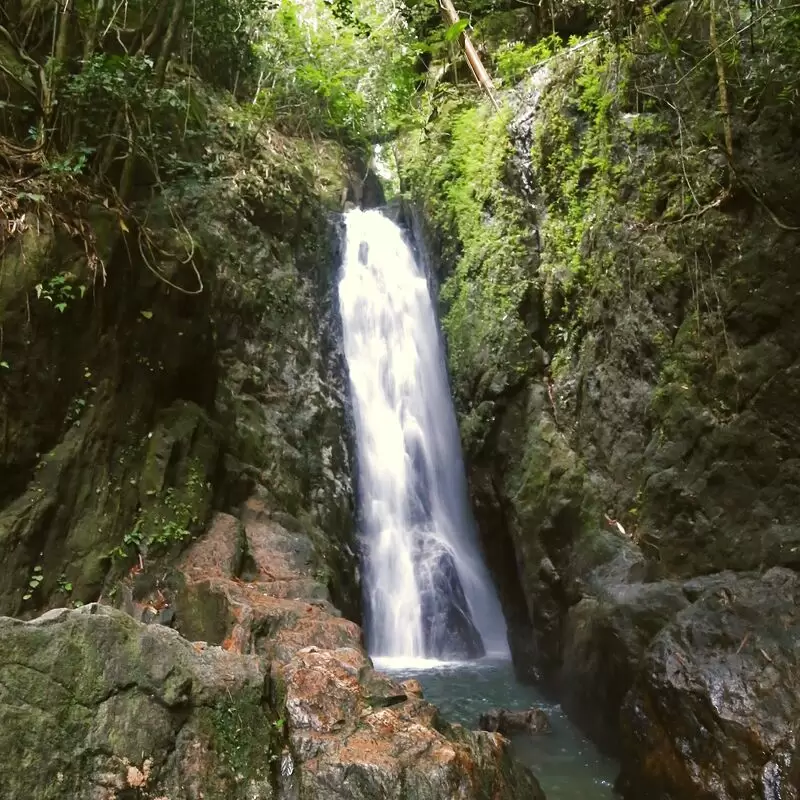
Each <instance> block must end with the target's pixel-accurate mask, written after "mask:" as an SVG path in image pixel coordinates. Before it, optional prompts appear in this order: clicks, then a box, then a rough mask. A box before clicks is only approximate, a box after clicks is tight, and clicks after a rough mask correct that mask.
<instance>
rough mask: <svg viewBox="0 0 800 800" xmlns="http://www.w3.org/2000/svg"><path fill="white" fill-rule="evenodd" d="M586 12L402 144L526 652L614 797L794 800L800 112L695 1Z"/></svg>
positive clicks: (468, 445) (464, 419)
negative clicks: (723, 44)
mask: <svg viewBox="0 0 800 800" xmlns="http://www.w3.org/2000/svg"><path fill="white" fill-rule="evenodd" d="M711 13H712V14H713V13H714V12H713V10H712V12H711ZM522 14H524V12H520V15H522ZM503 20H505V21H503ZM494 24H495V25H496V26H502V25H503V24H508V22H507V18H501V17H500V15H499V14H498V15H497V16H496V17H495V23H494ZM517 24H518V23H517ZM556 24H557V23H556ZM580 24H581V26H582V32H584V33H585V34H586V36H585V38H584V39H582V40H580V41H573V42H572V43H571V44H570V45H569V46H564V45H563V44H560V45H559V44H556V46H554V47H553V48H552V49H551V50H550V51H549V52H547V51H546V52H542V50H539V51H538V52H537V53H536V54H534V56H535V57H534V58H532V61H534V62H535V66H533V67H531V68H528V69H527V76H526V71H525V70H523V71H522V74H521V75H519V76H518V77H517V80H516V81H512V84H513V88H510V89H507V90H505V91H503V90H501V91H500V92H499V94H498V97H500V110H499V111H498V110H495V109H494V108H493V107H492V105H491V104H490V103H489V102H488V101H486V100H484V101H483V102H476V101H475V100H474V99H473V101H472V102H468V101H465V99H464V97H463V96H458V95H457V94H454V93H452V92H451V93H447V92H445V91H441V93H440V97H441V102H440V104H439V106H438V108H437V113H436V114H434V115H432V117H431V119H430V120H429V123H428V126H427V128H426V131H425V133H424V134H423V135H421V136H419V137H414V136H409V137H407V138H406V140H405V143H404V147H403V148H401V172H402V175H403V178H404V182H405V188H406V189H407V191H408V192H409V194H410V195H411V198H412V204H411V207H410V210H409V214H410V217H411V218H412V219H413V220H414V223H415V225H416V228H417V230H418V233H419V236H420V237H422V238H423V239H424V240H425V241H426V242H427V245H428V248H429V249H430V250H431V252H432V253H433V260H434V261H435V262H436V263H438V264H439V265H440V276H439V277H440V281H441V306H442V319H443V327H444V330H445V335H446V339H447V345H448V349H449V362H450V368H451V374H452V379H453V385H454V392H455V396H456V403H457V407H458V409H459V414H460V425H461V433H462V441H463V444H464V449H465V453H466V458H467V463H468V470H469V476H470V483H471V491H472V498H473V505H474V509H475V513H476V516H477V518H478V521H479V525H480V528H481V532H482V536H483V542H484V548H485V550H486V552H487V555H488V557H489V560H490V563H491V564H492V567H493V569H494V571H495V575H496V577H497V580H498V584H499V585H500V587H501V591H503V592H504V595H505V596H504V603H505V606H506V609H507V616H508V618H509V624H510V625H511V626H512V631H511V637H512V649H513V650H514V653H515V663H516V666H517V669H518V672H520V673H521V674H523V675H525V676H527V677H528V678H530V679H533V680H536V681H538V682H540V683H541V684H542V685H544V686H547V687H549V688H550V689H551V690H553V691H555V692H557V693H558V695H559V696H560V697H561V699H562V701H563V703H564V705H565V707H566V708H567V710H568V711H569V712H570V714H571V715H572V716H573V717H574V718H575V719H576V720H577V721H578V722H580V723H581V724H582V725H583V727H584V728H585V729H586V730H587V731H589V732H590V733H591V734H592V736H593V738H595V739H596V740H597V741H598V743H599V744H601V746H604V747H605V748H606V749H608V750H611V751H612V752H616V753H617V754H621V756H622V759H623V776H622V780H621V786H622V787H623V788H624V789H625V790H626V791H627V792H630V793H631V794H630V796H641V795H640V794H639V793H641V792H642V791H649V792H653V793H655V794H654V795H653V796H657V797H665V798H666V797H680V798H682V800H685V798H694V797H698V798H699V797H703V798H706V797H720V798H722V797H726V798H727V797H731V798H733V797H741V798H745V797H747V798H750V797H764V798H766V797H781V798H790V797H791V798H793V797H795V796H796V794H795V793H796V792H797V791H798V773H797V769H798V767H797V759H796V756H794V757H793V755H792V754H793V753H794V752H795V741H796V731H795V723H794V721H793V717H792V712H791V711H788V712H787V711H785V710H778V711H775V712H774V715H773V716H770V713H769V712H768V711H767V710H766V709H765V707H764V706H763V698H764V697H765V696H766V694H767V693H768V691H769V690H768V688H767V686H768V685H773V686H780V687H782V690H786V691H787V692H788V694H789V695H791V694H792V692H793V691H795V690H796V689H797V674H798V673H797V657H796V654H795V653H794V652H793V651H792V648H791V646H790V645H789V643H788V640H787V639H786V636H787V635H790V634H788V631H791V630H795V629H796V628H795V627H794V626H795V625H796V618H795V615H794V613H793V612H789V611H788V607H789V605H791V601H790V599H789V598H790V597H791V591H793V590H792V589H790V588H789V587H791V586H794V585H795V583H796V575H795V572H794V570H795V569H796V568H797V567H798V553H800V550H799V549H798V545H799V543H798V536H800V516H799V515H798V507H799V506H798V503H797V497H798V495H797V492H798V489H797V486H798V474H797V466H798V460H797V457H798V453H800V450H798V434H800V429H798V422H797V417H796V413H795V410H794V409H795V408H796V402H797V397H798V392H799V391H800V368H799V367H798V361H797V358H798V353H800V341H798V333H797V331H798V316H797V315H798V303H797V299H798V296H799V295H800V279H799V278H798V274H799V273H798V271H797V247H798V235H799V231H800V217H798V213H797V208H798V205H797V202H798V199H800V196H799V195H798V177H800V160H798V158H797V152H796V147H795V145H794V142H796V140H797V135H798V133H799V132H800V129H798V116H797V109H796V106H795V104H794V102H793V101H792V100H790V99H789V97H788V96H787V95H786V94H784V95H783V96H782V97H783V99H781V96H780V95H778V94H777V93H776V91H775V87H774V86H772V85H771V84H770V83H769V81H765V80H764V76H763V74H762V73H761V72H760V70H759V67H758V66H757V65H755V64H754V62H753V60H752V59H754V58H756V55H755V52H756V51H755V50H750V51H749V52H748V48H743V47H740V46H739V44H737V45H735V46H736V48H737V52H740V53H741V52H743V51H744V56H743V58H742V61H741V62H739V64H738V65H737V67H736V68H734V71H733V72H728V73H727V74H725V70H726V69H728V67H726V66H725V65H724V64H723V67H722V70H723V78H720V77H719V63H717V65H716V66H715V63H714V62H715V58H714V47H711V48H710V49H708V50H704V49H702V48H703V44H702V43H703V42H704V41H707V38H708V35H709V17H708V12H707V11H706V10H704V11H698V10H697V9H695V7H694V6H692V7H689V6H688V5H687V4H683V3H680V4H673V5H671V6H670V7H669V10H668V12H665V13H664V15H663V17H660V18H659V19H658V20H657V21H655V22H654V21H653V20H652V18H651V19H649V20H648V18H647V16H646V15H645V17H644V19H642V20H641V21H640V22H639V23H638V24H637V26H636V27H635V28H630V29H628V30H627V31H626V33H625V34H624V35H620V36H618V37H617V38H616V39H615V38H614V36H613V35H612V36H610V37H609V36H608V35H607V34H606V33H602V32H601V31H602V29H603V26H602V25H600V24H598V23H591V21H590V22H588V23H587V21H586V20H583V21H582V22H581V23H580ZM687 30H688V31H689V32H688V33H687ZM492 31H493V28H492V23H490V22H486V23H485V24H484V25H483V27H482V28H479V29H478V31H477V32H476V34H475V35H476V36H478V37H480V35H481V33H483V32H485V37H486V40H488V41H489V42H491V41H492V39H491V37H492ZM506 35H507V36H508V34H507V33H506ZM692 37H694V38H692ZM776 46H777V45H776ZM676 48H677V49H676ZM498 52H500V51H498ZM497 60H498V62H499V63H500V64H501V66H502V63H503V62H502V59H501V56H500V55H498V56H497ZM726 63H728V62H726ZM792 63H794V62H792ZM723 79H724V81H725V84H726V92H727V93H729V96H727V95H726V96H727V100H728V107H727V111H719V108H720V106H719V102H720V101H719V97H720V88H719V86H720V84H719V81H720V80H723ZM790 80H794V78H792V79H790ZM432 91H433V92H436V89H433V90H432ZM756 97H757V98H758V99H756ZM709 109H713V110H715V113H712V114H711V115H709ZM726 142H727V144H726ZM770 570H771V571H770ZM776 570H777V571H776ZM759 576H763V577H759ZM776 586H780V587H781V588H780V590H776V588H775V587H776ZM776 591H779V594H780V596H781V598H782V600H781V602H785V603H787V604H788V605H787V606H785V610H786V613H787V616H784V617H783V619H784V620H785V627H784V628H783V629H782V630H781V631H772V632H768V631H766V630H761V629H760V626H759V624H758V623H757V622H756V619H758V618H760V615H761V614H764V615H767V616H768V615H769V614H770V613H771V612H769V611H768V608H771V604H772V602H774V597H773V595H774V593H775V592H776ZM787 593H788V594H787ZM521 601H522V602H521ZM740 603H741V604H743V605H740ZM757 608H760V609H761V611H758V612H757V611H755V609H757ZM754 614H755V616H754ZM689 630H691V631H692V632H693V633H689V632H688V631H689ZM693 636H697V637H698V639H697V640H693V638H692V637H693ZM682 637H683V638H682ZM675 664H679V665H682V667H680V668H677V669H678V670H679V671H678V672H677V673H676V672H675V669H676V667H675ZM681 669H682V670H685V671H684V672H681ZM765 669H766V671H767V672H768V673H770V675H769V677H765V675H764V672H763V670H765ZM656 675H658V677H655V676H656ZM720 692H722V693H723V694H722V698H724V699H720V694H719V693H720ZM689 697H694V698H696V699H697V705H696V706H693V707H689V706H690V703H691V701H689V699H688V698H689ZM791 705H792V704H791V703H789V707H791ZM684 706H686V709H685V710H684V711H681V710H677V711H676V710H675V709H676V708H677V709H681V708H683V707H684ZM678 720H680V722H678ZM793 758H794V761H793Z"/></svg>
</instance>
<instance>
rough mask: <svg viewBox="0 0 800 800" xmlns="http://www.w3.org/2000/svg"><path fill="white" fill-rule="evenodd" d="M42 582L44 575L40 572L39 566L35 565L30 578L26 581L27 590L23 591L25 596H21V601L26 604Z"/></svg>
mask: <svg viewBox="0 0 800 800" xmlns="http://www.w3.org/2000/svg"><path fill="white" fill-rule="evenodd" d="M43 580H44V573H43V571H42V567H41V564H37V565H36V566H35V567H34V568H33V573H32V574H31V577H30V578H29V579H28V588H27V589H26V590H25V594H23V595H22V599H23V600H25V601H26V602H27V601H28V600H30V599H31V598H32V597H33V593H34V592H35V591H36V590H37V589H38V588H39V586H40V585H41V583H42V581H43Z"/></svg>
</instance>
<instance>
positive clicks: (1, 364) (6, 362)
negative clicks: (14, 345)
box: [0, 361, 11, 369]
mask: <svg viewBox="0 0 800 800" xmlns="http://www.w3.org/2000/svg"><path fill="white" fill-rule="evenodd" d="M0 367H2V368H3V369H11V367H10V366H9V365H8V361H0Z"/></svg>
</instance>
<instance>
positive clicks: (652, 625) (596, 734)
mask: <svg viewBox="0 0 800 800" xmlns="http://www.w3.org/2000/svg"><path fill="white" fill-rule="evenodd" d="M688 605H689V601H688V600H687V598H686V596H685V595H684V593H683V590H682V587H681V584H680V583H674V582H670V581H659V582H656V583H639V584H618V585H613V586H607V587H605V589H604V590H603V591H602V592H599V593H598V595H597V596H596V597H586V598H584V599H583V600H581V601H580V602H579V603H577V604H576V605H574V606H572V607H571V608H570V609H569V612H568V614H567V620H566V625H565V629H564V634H563V637H564V645H563V651H562V665H561V672H560V675H559V685H560V688H561V702H562V705H563V706H564V710H565V711H566V712H567V713H568V714H569V715H570V717H572V718H573V719H574V720H575V721H576V722H577V723H578V724H580V725H581V727H582V728H584V730H586V731H587V733H589V734H590V735H591V736H592V737H593V738H594V739H595V741H596V742H597V743H598V745H599V746H600V747H601V748H602V749H604V750H605V751H607V752H611V753H614V752H616V751H617V749H618V740H619V710H620V707H621V705H622V701H623V699H624V697H625V694H626V693H627V691H628V689H630V686H631V684H632V683H633V679H634V675H635V674H636V670H637V668H638V666H639V661H640V660H641V658H642V656H643V655H644V652H645V649H646V648H647V645H648V644H649V643H650V640H651V639H652V638H653V637H654V636H655V635H656V634H657V633H658V632H659V631H660V630H661V629H662V628H663V627H664V625H666V624H667V623H668V622H669V621H670V620H671V619H672V618H673V617H674V616H675V615H676V614H677V613H678V612H679V611H681V610H682V609H684V608H686V607H687V606H688Z"/></svg>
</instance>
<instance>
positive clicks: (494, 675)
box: [373, 658, 618, 800]
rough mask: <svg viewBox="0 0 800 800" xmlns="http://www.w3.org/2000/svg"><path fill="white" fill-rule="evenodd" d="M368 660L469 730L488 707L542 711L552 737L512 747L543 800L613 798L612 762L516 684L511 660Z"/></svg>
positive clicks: (521, 740) (520, 739)
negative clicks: (412, 684) (418, 688)
mask: <svg viewBox="0 0 800 800" xmlns="http://www.w3.org/2000/svg"><path fill="white" fill-rule="evenodd" d="M373 660H374V662H375V666H376V668H377V669H380V670H381V671H383V672H386V673H388V674H389V675H391V676H392V677H393V678H395V679H397V680H406V679H407V678H416V679H417V680H418V681H419V682H420V683H421V684H422V688H423V691H424V693H425V699H426V700H428V701H429V702H431V703H433V704H434V705H436V706H438V707H439V710H440V711H441V712H442V715H443V716H444V718H445V719H446V720H448V722H459V723H461V724H462V725H464V726H465V727H468V728H475V727H477V724H478V717H479V716H480V715H481V714H482V713H483V712H484V711H488V710H489V709H490V708H509V709H513V710H520V709H526V708H533V707H538V708H541V709H543V710H544V711H545V713H546V714H547V716H548V717H549V718H550V723H551V725H552V728H553V731H552V733H549V734H541V735H536V736H515V737H513V739H512V748H513V751H514V755H515V756H516V758H518V759H519V760H520V761H522V763H524V764H526V765H527V766H529V767H530V768H531V769H532V770H533V773H534V774H535V775H536V777H537V778H538V780H539V783H540V784H541V785H542V789H543V790H544V793H545V794H546V795H547V800H613V799H614V798H617V799H618V796H617V795H616V794H615V793H614V791H613V788H612V787H613V785H614V779H615V777H616V774H617V764H616V762H615V761H614V760H613V759H611V758H607V757H605V756H603V755H602V754H601V753H599V752H598V750H597V748H596V747H595V746H594V745H593V744H592V743H591V742H590V741H589V740H588V739H587V738H586V737H585V736H583V735H582V734H581V733H580V731H578V730H577V729H576V728H575V726H574V725H573V724H572V723H571V722H570V721H569V720H568V719H567V718H566V716H565V714H564V712H563V711H562V710H561V708H560V707H559V706H557V705H554V704H553V703H549V702H547V701H546V700H545V699H544V698H543V697H542V695H541V694H540V693H539V692H538V691H537V690H536V689H535V688H534V687H532V686H526V685H524V684H521V683H519V681H517V679H516V677H515V676H514V671H513V668H512V666H511V662H510V661H508V660H495V659H491V658H485V659H480V660H478V661H461V662H454V661H451V662H446V661H433V660H424V659H417V660H405V659H400V658H397V659H394V658H375V659H373ZM520 800H523V798H520Z"/></svg>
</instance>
